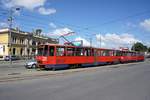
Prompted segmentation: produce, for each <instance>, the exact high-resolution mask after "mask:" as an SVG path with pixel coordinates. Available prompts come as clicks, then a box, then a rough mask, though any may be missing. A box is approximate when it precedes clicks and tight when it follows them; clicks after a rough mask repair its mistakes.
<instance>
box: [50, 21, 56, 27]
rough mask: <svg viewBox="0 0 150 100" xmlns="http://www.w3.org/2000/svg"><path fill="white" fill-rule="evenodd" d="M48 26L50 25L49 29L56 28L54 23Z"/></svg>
mask: <svg viewBox="0 0 150 100" xmlns="http://www.w3.org/2000/svg"><path fill="white" fill-rule="evenodd" d="M49 25H50V27H52V28H56V27H57V26H56V25H55V24H54V23H52V22H51V23H50V24H49Z"/></svg>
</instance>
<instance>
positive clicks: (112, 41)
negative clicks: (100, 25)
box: [96, 33, 140, 48]
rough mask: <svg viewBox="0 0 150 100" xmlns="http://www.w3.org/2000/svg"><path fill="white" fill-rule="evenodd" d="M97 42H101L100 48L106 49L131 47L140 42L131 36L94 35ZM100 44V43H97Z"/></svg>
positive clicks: (113, 34)
mask: <svg viewBox="0 0 150 100" xmlns="http://www.w3.org/2000/svg"><path fill="white" fill-rule="evenodd" d="M96 38H97V41H101V42H102V43H101V46H102V47H106V48H119V47H125V46H131V45H133V43H135V42H140V41H139V40H138V39H136V38H135V37H134V36H133V35H131V34H120V35H118V34H116V33H112V34H110V33H107V34H105V35H100V34H97V35H96ZM99 43H100V42H99Z"/></svg>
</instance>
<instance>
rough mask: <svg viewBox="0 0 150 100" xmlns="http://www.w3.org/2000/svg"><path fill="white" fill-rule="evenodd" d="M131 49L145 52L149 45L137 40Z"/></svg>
mask: <svg viewBox="0 0 150 100" xmlns="http://www.w3.org/2000/svg"><path fill="white" fill-rule="evenodd" d="M131 50H134V51H141V52H145V51H147V46H145V45H143V44H142V43H140V42H137V43H135V44H134V45H133V46H132V48H131Z"/></svg>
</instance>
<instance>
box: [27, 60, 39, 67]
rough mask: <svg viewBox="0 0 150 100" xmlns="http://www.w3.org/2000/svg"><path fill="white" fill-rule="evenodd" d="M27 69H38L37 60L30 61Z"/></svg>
mask: <svg viewBox="0 0 150 100" xmlns="http://www.w3.org/2000/svg"><path fill="white" fill-rule="evenodd" d="M25 67H26V68H27V69H31V68H37V61H36V60H29V61H27V62H26V64H25Z"/></svg>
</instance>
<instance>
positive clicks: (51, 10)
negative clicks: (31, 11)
mask: <svg viewBox="0 0 150 100" xmlns="http://www.w3.org/2000/svg"><path fill="white" fill-rule="evenodd" d="M38 11H39V13H40V14H43V15H50V14H54V13H56V9H54V8H48V9H46V8H44V7H40V8H38Z"/></svg>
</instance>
